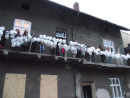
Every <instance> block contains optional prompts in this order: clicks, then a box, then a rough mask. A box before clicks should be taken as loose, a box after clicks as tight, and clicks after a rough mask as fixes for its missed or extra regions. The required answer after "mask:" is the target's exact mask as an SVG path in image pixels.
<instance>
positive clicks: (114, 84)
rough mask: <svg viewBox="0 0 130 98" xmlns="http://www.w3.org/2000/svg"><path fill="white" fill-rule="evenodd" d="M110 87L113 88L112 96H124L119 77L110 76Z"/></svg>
mask: <svg viewBox="0 0 130 98" xmlns="http://www.w3.org/2000/svg"><path fill="white" fill-rule="evenodd" d="M109 80H110V87H111V88H112V96H113V97H112V98H124V97H123V96H122V89H121V85H120V80H119V78H109Z"/></svg>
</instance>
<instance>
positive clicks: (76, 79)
mask: <svg viewBox="0 0 130 98" xmlns="http://www.w3.org/2000/svg"><path fill="white" fill-rule="evenodd" d="M74 79H75V96H76V98H78V97H77V77H76V65H75V66H74Z"/></svg>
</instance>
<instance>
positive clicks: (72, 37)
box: [72, 11, 79, 41]
mask: <svg viewBox="0 0 130 98" xmlns="http://www.w3.org/2000/svg"><path fill="white" fill-rule="evenodd" d="M78 17H79V11H78V14H77V16H76V19H75V22H74V25H73V28H72V41H74V27H75V25H76V22H77V20H78Z"/></svg>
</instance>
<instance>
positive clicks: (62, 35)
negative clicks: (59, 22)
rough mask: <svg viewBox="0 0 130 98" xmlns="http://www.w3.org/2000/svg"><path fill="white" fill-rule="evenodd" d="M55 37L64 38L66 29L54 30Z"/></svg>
mask: <svg viewBox="0 0 130 98" xmlns="http://www.w3.org/2000/svg"><path fill="white" fill-rule="evenodd" d="M56 37H60V38H66V31H62V30H56Z"/></svg>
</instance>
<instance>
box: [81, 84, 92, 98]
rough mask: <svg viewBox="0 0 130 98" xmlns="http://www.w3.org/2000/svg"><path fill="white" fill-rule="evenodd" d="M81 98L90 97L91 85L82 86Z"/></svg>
mask: <svg viewBox="0 0 130 98" xmlns="http://www.w3.org/2000/svg"><path fill="white" fill-rule="evenodd" d="M83 96H84V97H83V98H92V89H91V85H86V86H83Z"/></svg>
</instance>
